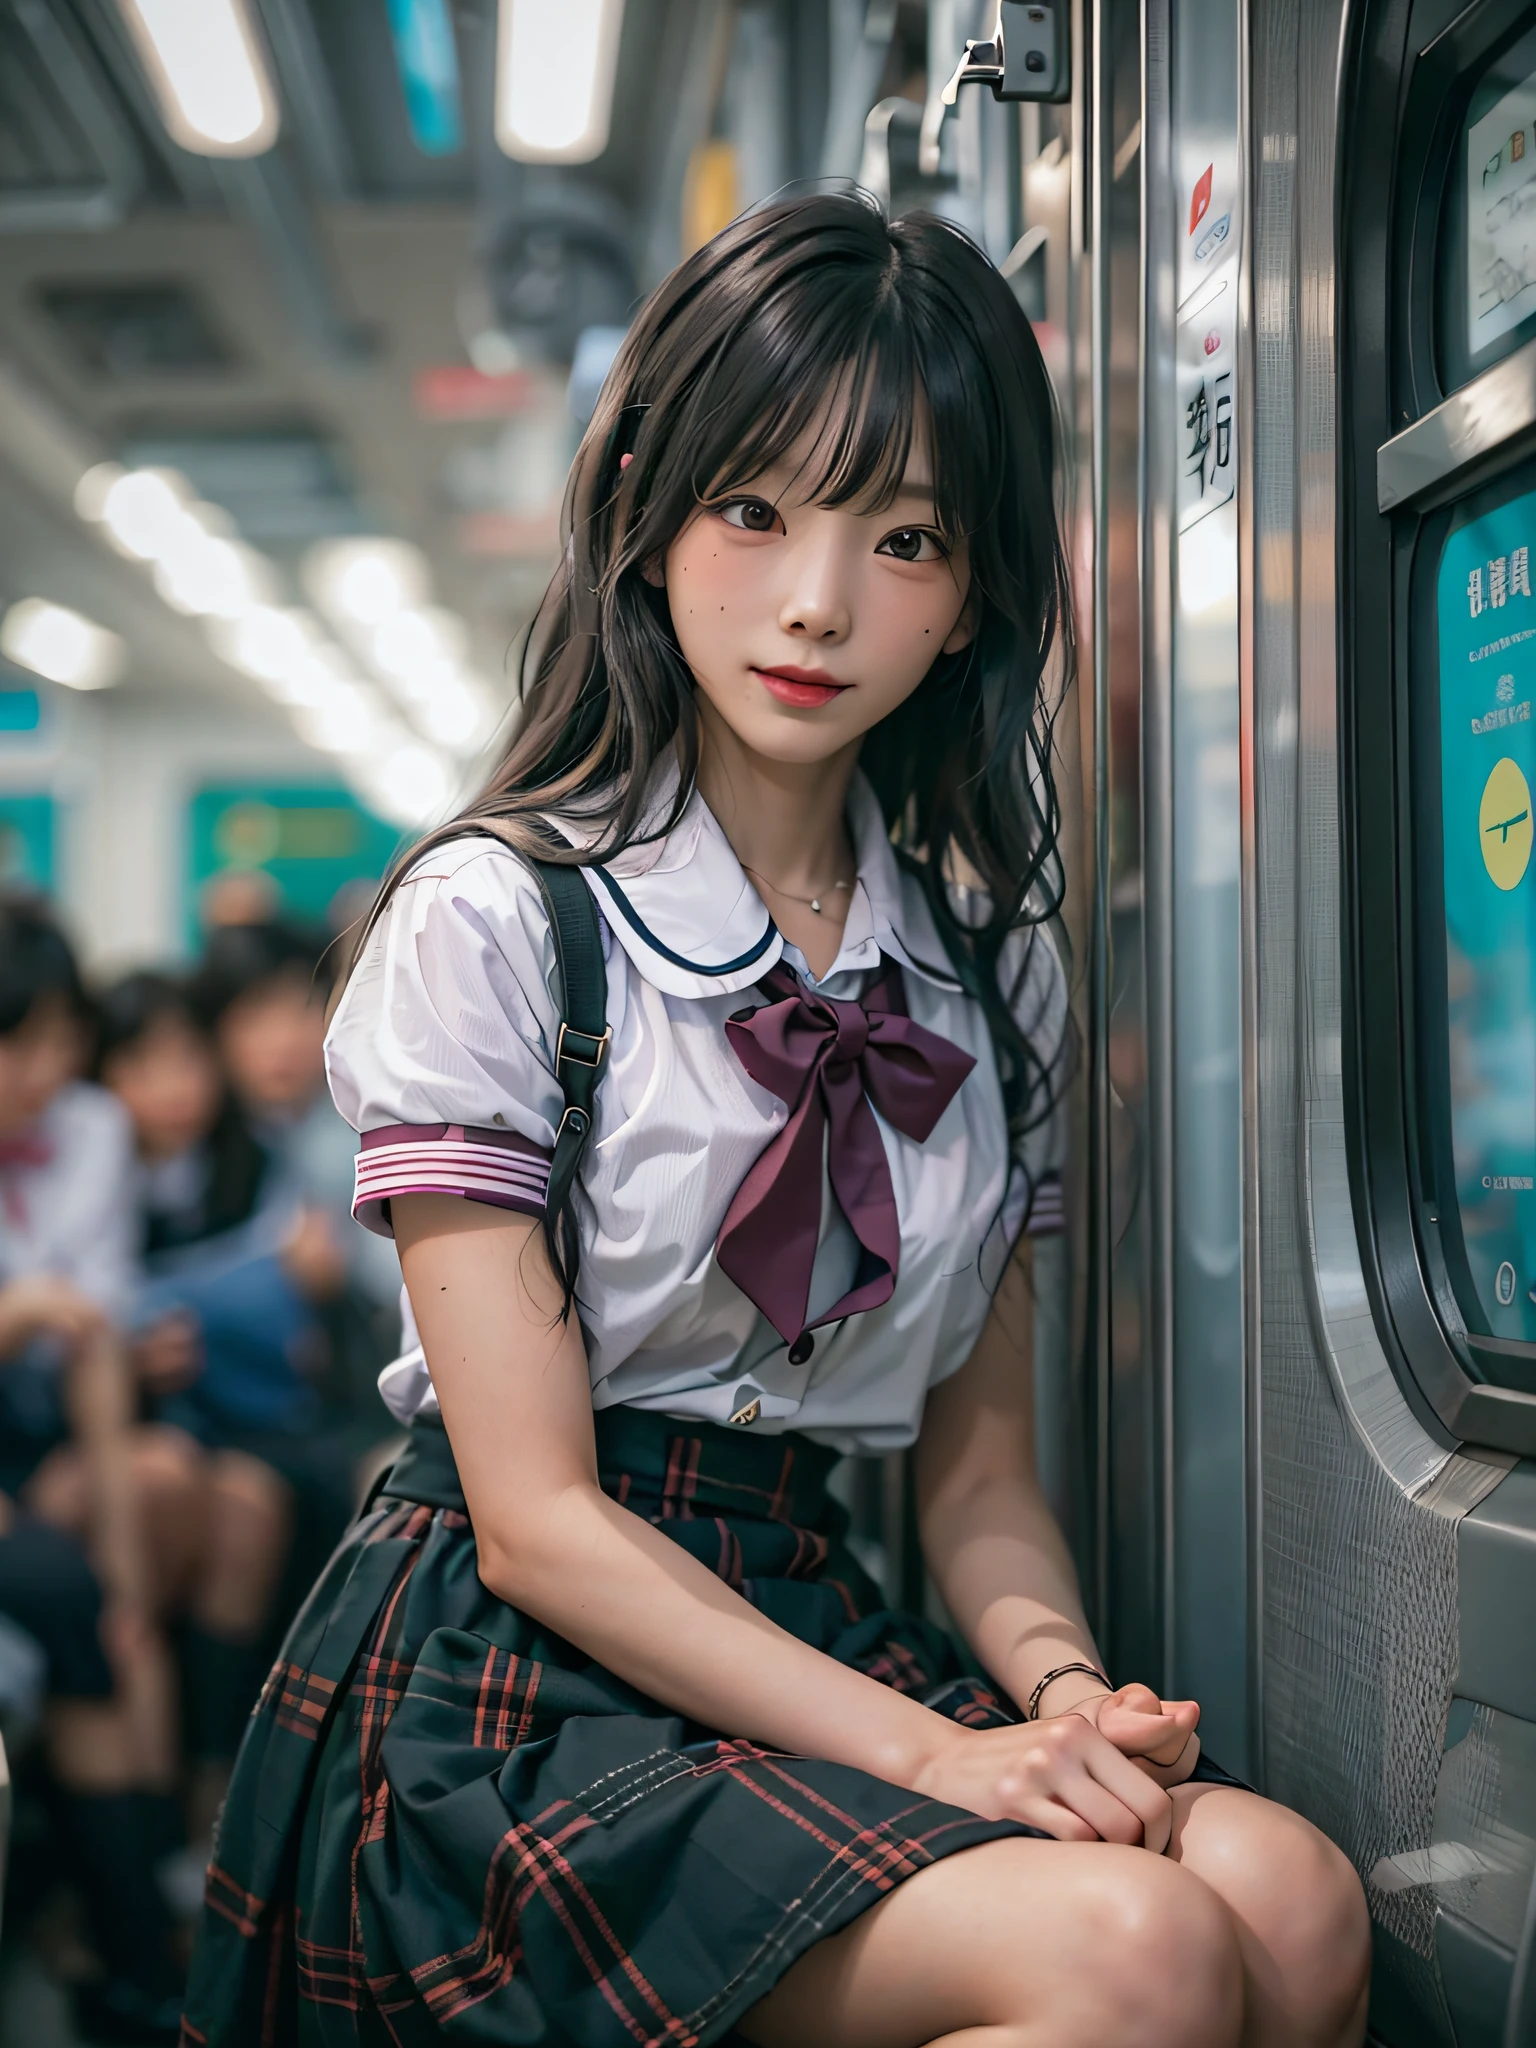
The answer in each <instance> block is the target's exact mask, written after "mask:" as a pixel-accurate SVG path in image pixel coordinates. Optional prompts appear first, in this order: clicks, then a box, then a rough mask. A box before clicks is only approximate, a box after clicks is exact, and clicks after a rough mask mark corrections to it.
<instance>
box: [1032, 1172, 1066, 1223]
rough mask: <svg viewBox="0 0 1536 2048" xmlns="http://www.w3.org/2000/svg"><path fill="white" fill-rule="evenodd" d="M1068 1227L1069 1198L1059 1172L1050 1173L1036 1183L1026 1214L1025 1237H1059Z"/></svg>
mask: <svg viewBox="0 0 1536 2048" xmlns="http://www.w3.org/2000/svg"><path fill="white" fill-rule="evenodd" d="M1066 1227H1067V1198H1066V1191H1065V1189H1064V1188H1063V1187H1062V1184H1061V1175H1060V1174H1059V1173H1048V1174H1045V1175H1044V1176H1042V1178H1041V1179H1040V1180H1038V1181H1036V1183H1035V1187H1034V1192H1033V1194H1032V1195H1031V1197H1030V1203H1029V1207H1028V1209H1027V1210H1026V1211H1025V1214H1024V1231H1023V1234H1024V1236H1025V1237H1059V1236H1060V1235H1061V1233H1062V1232H1063V1231H1064V1230H1065V1229H1066Z"/></svg>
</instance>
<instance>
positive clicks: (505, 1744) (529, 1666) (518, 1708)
mask: <svg viewBox="0 0 1536 2048" xmlns="http://www.w3.org/2000/svg"><path fill="white" fill-rule="evenodd" d="M543 1672H544V1667H543V1665H542V1664H538V1663H535V1662H534V1661H533V1660H532V1659H531V1658H529V1657H514V1656H513V1655H512V1653H511V1651H510V1650H498V1649H497V1648H496V1647H495V1645H494V1644H493V1645H492V1646H491V1647H490V1648H489V1649H488V1650H487V1652H486V1657H485V1669H484V1670H483V1671H482V1672H481V1674H480V1688H479V1691H478V1692H477V1693H476V1695H475V1733H474V1738H473V1739H474V1745H475V1748H476V1749H503V1750H505V1749H516V1748H517V1746H518V1744H519V1743H522V1742H526V1741H527V1740H528V1734H529V1731H530V1729H531V1728H532V1727H533V1703H534V1701H535V1700H536V1699H537V1697H538V1692H539V1680H540V1678H541V1677H542V1676H543Z"/></svg>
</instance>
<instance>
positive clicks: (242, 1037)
mask: <svg viewBox="0 0 1536 2048" xmlns="http://www.w3.org/2000/svg"><path fill="white" fill-rule="evenodd" d="M324 1044H325V1004H324V1001H323V999H322V996H321V994H320V991H319V989H318V988H313V987H311V985H310V981H309V977H308V976H307V975H305V974H302V973H300V972H298V971H294V972H293V973H290V974H281V975H278V976H276V977H275V978H274V979H273V980H271V981H265V982H261V983H259V984H258V985H257V986H256V987H255V988H253V989H249V990H247V992H246V993H245V994H244V995H243V996H238V997H236V999H235V1001H234V1002H232V1003H231V1004H230V1006H229V1008H228V1009H227V1010H226V1011H225V1012H224V1015H223V1017H222V1018H221V1019H220V1020H219V1050H220V1051H221V1052H222V1053H223V1055H224V1065H225V1070H226V1071H227V1073H228V1075H229V1078H230V1081H231V1083H232V1084H233V1086H234V1089H235V1092H236V1094H237V1095H238V1096H239V1097H240V1099H241V1101H242V1102H244V1104H245V1105H246V1107H247V1108H248V1109H251V1110H254V1111H255V1112H256V1114H257V1115H258V1116H277V1117H283V1116H297V1115H301V1114H302V1113H303V1112H304V1111H305V1110H306V1109H308V1107H309V1105H310V1103H311V1102H313V1101H314V1099H315V1097H316V1095H318V1094H319V1092H320V1089H321V1088H322V1087H323V1085H324V1082H325V1054H324Z"/></svg>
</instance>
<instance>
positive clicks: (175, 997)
mask: <svg viewBox="0 0 1536 2048" xmlns="http://www.w3.org/2000/svg"><path fill="white" fill-rule="evenodd" d="M98 1029H99V1041H98V1043H99V1054H98V1057H99V1062H100V1067H99V1071H100V1076H101V1079H102V1080H103V1082H105V1084H106V1086H107V1087H108V1088H109V1089H110V1090H111V1091H112V1093H113V1094H114V1095H116V1096H117V1098H118V1100H119V1101H120V1102H121V1103H122V1105H123V1107H124V1108H125V1109H126V1110H127V1112H128V1115H129V1117H130V1119H131V1121H132V1125H133V1135H134V1143H135V1149H136V1152H137V1161H136V1177H137V1188H136V1192H137V1197H138V1200H137V1211H138V1231H139V1237H138V1244H137V1247H136V1249H137V1250H138V1253H139V1255H140V1257H141V1259H142V1261H143V1266H144V1270H145V1273H146V1275H147V1276H148V1282H147V1285H146V1286H145V1287H144V1288H143V1289H142V1290H141V1293H140V1296H139V1302H138V1307H137V1311H136V1315H135V1326H136V1329H137V1331H138V1335H137V1338H136V1341H135V1344H134V1350H133V1357H134V1362H135V1365H136V1366H137V1369H138V1376H139V1381H140V1384H141V1386H142V1388H143V1390H144V1393H145V1395H146V1396H147V1397H148V1399H149V1400H150V1401H151V1403H152V1404H153V1406H154V1408H155V1411H156V1413H157V1414H158V1415H159V1416H160V1417H161V1418H162V1419H164V1420H166V1421H170V1422H174V1423H176V1424H177V1425H179V1426H180V1427H181V1428H183V1429H185V1430H186V1431H187V1433H188V1434H189V1435H191V1436H193V1437H195V1438H196V1439H197V1441H198V1442H199V1443H201V1444H202V1445H203V1446H204V1447H205V1449H206V1451H207V1453H208V1465H207V1477H208V1510H207V1541H206V1545H205V1547H204V1550H203V1554H202V1556H201V1557H200V1559H199V1561H198V1568H197V1572H196V1576H195V1580H194V1583H193V1585H192V1587H191V1589H190V1593H189V1605H188V1619H187V1625H186V1628H185V1632H184V1635H183V1652H182V1659H183V1672H184V1680H185V1693H184V1700H183V1725H184V1728H185V1732H186V1740H187V1748H188V1752H189V1756H190V1759H191V1762H192V1765H193V1782H192V1787H191V1798H190V1817H191V1825H192V1832H193V1836H194V1839H195V1840H200V1839H202V1838H203V1837H204V1836H205V1835H206V1834H207V1832H208V1831H209V1830H210V1829H211V1826H212V1822H213V1817H214V1814H215V1812H216V1811H217V1807H218V1803H219V1800H220V1798H221V1797H222V1793H223V1786H224V1783H225V1781H226V1779H227V1777H228V1772H229V1766H230V1764H231V1763H232V1762H233V1760H234V1755H235V1751H236V1749H237V1748H238V1747H239V1742H240V1736H241V1734H242V1732H243V1730H244V1726H245V1720H246V1717H247V1715H248V1714H249V1712H250V1709H251V1707H252V1705H253V1703H254V1701H255V1699H256V1695H257V1693H258V1692H259V1691H260V1689H261V1681H262V1678H263V1676H264V1674H265V1665H266V1661H267V1659H266V1638H267V1634H268V1632H269V1629H270V1625H271V1623H272V1621H273V1619H274V1614H273V1602H274V1596H275V1594H276V1590H277V1586H278V1581H279V1577H280V1574H281V1572H282V1568H283V1564H284V1561H285V1559H286V1557H287V1554H288V1548H289V1541H290V1535H291V1522H292V1498H291V1490H290V1488H289V1485H288V1483H287V1482H286V1481H285V1480H284V1479H283V1478H282V1477H281V1476H280V1473H279V1471H278V1470H277V1469H275V1466H274V1462H273V1460H272V1456H271V1446H270V1444H269V1442H268V1438H269V1437H271V1436H272V1435H274V1434H281V1433H283V1432H288V1433H302V1432H304V1431H306V1430H308V1429H309V1428H311V1427H312V1426H313V1425H314V1423H315V1422H316V1420H317V1419H318V1412H319V1402H318V1398H317V1396H316V1395H315V1393H314V1391H313V1389H312V1387H311V1386H310V1384H309V1380H308V1377H307V1376H306V1372H305V1370H304V1367H305V1363H306V1354H308V1356H309V1357H310V1358H311V1359H312V1358H313V1356H314V1353H315V1351H316V1348H317V1346H318V1345H319V1344H320V1343H321V1342H322V1341H323V1339H322V1337H321V1333H320V1332H319V1331H318V1329H317V1328H316V1323H315V1314H314V1310H313V1308H312V1307H311V1306H310V1304H309V1302H308V1301H307V1300H306V1298H305V1295H304V1293H303V1291H302V1289H301V1287H300V1286H299V1285H298V1284H296V1281H295V1278H294V1276H293V1274H292V1273H291V1272H290V1271H289V1269H288V1264H287V1262H286V1261H285V1258H284V1251H283V1244H282V1237H283V1233H284V1230H285V1228H288V1227H290V1226H291V1220H292V1219H288V1218H284V1217H283V1216H281V1215H278V1214H275V1213H273V1211H272V1209H271V1205H270V1203H268V1204H266V1205H265V1206H264V1203H263V1196H264V1190H265V1186H266V1183H268V1182H269V1181H270V1180H271V1178H272V1176H271V1173H270V1171H269V1162H268V1160H267V1157H266V1155H265V1153H264V1152H263V1151H262V1148H261V1147H260V1146H259V1145H258V1144H257V1142H256V1140H255V1139H254V1137H253V1136H252V1135H251V1132H250V1130H249V1128H248V1126H247V1124H246V1121H245V1118H244V1116H243V1114H242V1113H241V1111H240V1108H239V1105H238V1104H237V1103H236V1102H235V1100H234V1098H233V1096H232V1095H231V1093H230V1091H229V1089H228V1087H227V1085H226V1083H225V1080H224V1075H223V1072H222V1069H221V1067H220V1064H219V1058H218V1054H217V1051H216V1049H215V1047H214V1044H213V1041H212V1038H211V1036H210V1035H209V1032H208V1031H207V1029H206V1027H205V1026H204V1025H203V1024H202V1023H201V1022H200V1020H199V1018H198V1016H197V1014H196V1012H195V1010H194V1009H193V1006H192V1003H191V1000H190V998H189V997H188V995H187V993H186V991H185V989H184V988H183V987H182V986H181V985H179V984H178V983H177V982H175V981H173V980H171V979H170V978H169V977H167V976H164V975H156V974H131V975H129V976H127V977H126V978H125V979H124V980H122V981H119V982H118V983H117V984H116V985H115V986H114V987H112V988H111V989H109V990H108V991H107V993H106V994H105V995H104V996H103V997H102V999H101V1003H100V1005H99V1016H98ZM278 1462H279V1463H280V1462H281V1460H280V1458H279V1460H278Z"/></svg>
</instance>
